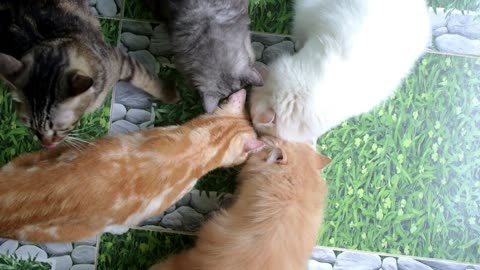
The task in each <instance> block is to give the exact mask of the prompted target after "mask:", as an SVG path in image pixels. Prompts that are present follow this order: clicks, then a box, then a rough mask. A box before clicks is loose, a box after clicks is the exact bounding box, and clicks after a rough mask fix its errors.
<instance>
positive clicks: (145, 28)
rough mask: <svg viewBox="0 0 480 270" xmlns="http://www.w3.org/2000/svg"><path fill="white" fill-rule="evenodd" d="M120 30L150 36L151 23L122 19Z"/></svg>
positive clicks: (151, 32)
mask: <svg viewBox="0 0 480 270" xmlns="http://www.w3.org/2000/svg"><path fill="white" fill-rule="evenodd" d="M122 25H123V27H122V31H124V32H131V33H134V34H137V35H144V36H150V35H152V34H153V29H152V25H151V24H150V23H147V22H135V21H124V22H123V24H122Z"/></svg>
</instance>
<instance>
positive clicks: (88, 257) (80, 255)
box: [71, 246, 96, 264]
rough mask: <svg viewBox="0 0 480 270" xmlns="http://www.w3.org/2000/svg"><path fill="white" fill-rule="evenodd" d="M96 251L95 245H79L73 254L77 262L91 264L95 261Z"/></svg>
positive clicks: (74, 260) (73, 258)
mask: <svg viewBox="0 0 480 270" xmlns="http://www.w3.org/2000/svg"><path fill="white" fill-rule="evenodd" d="M95 253H96V249H95V247H92V246H77V247H76V248H75V249H74V250H73V252H72V255H71V256H72V260H73V262H74V263H75V264H91V263H95Z"/></svg>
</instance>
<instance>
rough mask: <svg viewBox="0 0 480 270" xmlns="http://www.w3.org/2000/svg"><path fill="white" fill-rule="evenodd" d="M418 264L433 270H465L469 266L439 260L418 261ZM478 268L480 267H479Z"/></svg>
mask: <svg viewBox="0 0 480 270" xmlns="http://www.w3.org/2000/svg"><path fill="white" fill-rule="evenodd" d="M418 261H419V262H421V263H423V264H425V265H428V266H430V267H433V268H435V269H442V270H465V269H467V267H468V266H469V265H468V264H464V263H458V262H453V261H440V260H435V261H433V260H418ZM479 267H480V266H479Z"/></svg>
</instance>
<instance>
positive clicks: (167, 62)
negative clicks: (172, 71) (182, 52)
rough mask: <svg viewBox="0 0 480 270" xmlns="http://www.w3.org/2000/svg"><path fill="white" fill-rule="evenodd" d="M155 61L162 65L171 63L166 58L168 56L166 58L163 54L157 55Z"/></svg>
mask: <svg viewBox="0 0 480 270" xmlns="http://www.w3.org/2000/svg"><path fill="white" fill-rule="evenodd" d="M157 61H158V63H160V65H162V66H169V65H170V64H171V63H170V60H168V58H166V57H165V56H157Z"/></svg>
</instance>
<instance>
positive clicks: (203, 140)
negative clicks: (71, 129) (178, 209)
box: [0, 90, 263, 242]
mask: <svg viewBox="0 0 480 270" xmlns="http://www.w3.org/2000/svg"><path fill="white" fill-rule="evenodd" d="M244 102H245V90H241V91H239V92H237V93H236V94H234V95H232V96H231V97H230V98H229V100H228V102H227V103H226V104H224V105H223V106H222V108H221V109H220V108H219V109H217V111H216V112H215V114H212V115H203V116H200V117H198V118H196V119H194V120H192V121H190V122H188V123H186V124H184V125H182V126H172V127H165V128H155V129H151V130H146V131H140V132H136V133H131V134H127V135H121V136H118V137H109V138H104V139H100V140H98V141H96V142H93V143H92V144H91V145H88V144H87V145H85V146H84V147H82V149H81V150H80V151H79V150H76V149H73V148H68V147H59V148H58V149H54V150H51V151H41V152H38V153H32V154H26V155H23V156H20V157H18V158H17V159H15V160H13V161H12V162H10V163H9V164H7V165H6V166H4V167H3V168H2V169H1V171H0V190H1V193H0V213H1V215H0V228H1V229H0V237H1V238H12V239H19V240H29V241H36V242H65V241H76V240H81V239H85V238H89V237H92V236H94V235H96V234H98V233H100V232H102V231H103V230H104V229H105V228H106V227H107V226H110V225H115V224H119V225H136V224H138V223H139V222H140V221H142V220H143V219H145V218H147V217H149V216H152V215H155V214H159V213H161V212H162V211H164V210H165V209H166V208H168V207H169V206H170V205H171V204H172V203H174V202H175V201H176V200H177V199H179V198H181V196H183V194H184V193H186V192H187V191H189V190H190V189H191V188H192V187H193V185H194V184H195V183H196V181H197V179H199V178H200V177H201V176H202V175H204V174H206V173H207V172H209V171H211V170H213V169H216V168H219V167H228V166H234V165H238V164H240V163H243V162H244V161H245V160H246V159H247V156H248V154H249V153H250V152H252V151H255V150H256V149H258V148H260V147H262V146H263V143H262V142H261V141H259V140H257V139H256V134H255V132H254V131H253V129H252V127H251V125H250V122H249V120H248V119H247V117H246V115H245V112H244V110H243V108H244ZM114 227H115V226H114Z"/></svg>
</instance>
